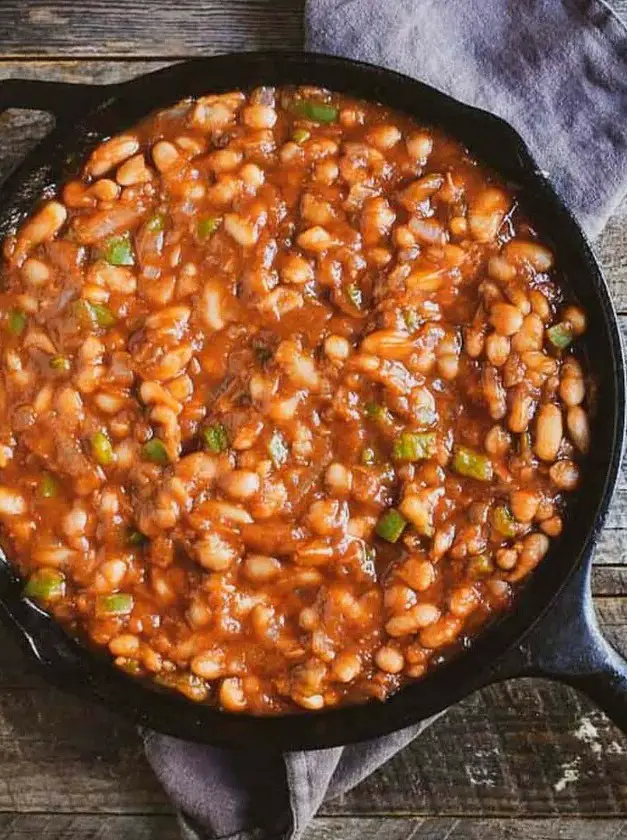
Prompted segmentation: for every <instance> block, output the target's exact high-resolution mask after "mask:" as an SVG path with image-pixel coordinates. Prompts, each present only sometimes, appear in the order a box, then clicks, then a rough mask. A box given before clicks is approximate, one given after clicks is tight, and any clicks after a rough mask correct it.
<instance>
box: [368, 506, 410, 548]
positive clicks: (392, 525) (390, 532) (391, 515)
mask: <svg viewBox="0 0 627 840" xmlns="http://www.w3.org/2000/svg"><path fill="white" fill-rule="evenodd" d="M406 527H407V520H406V519H405V517H404V516H402V514H400V513H399V512H398V511H397V510H396V509H395V508H390V509H389V510H386V512H385V513H384V514H383V515H382V516H381V518H380V519H379V521H378V522H377V526H376V528H375V531H376V532H377V534H378V535H379V536H380V537H381V538H382V539H384V540H387V541H388V542H390V543H395V542H396V541H397V540H398V538H399V537H400V535H401V534H402V533H403V531H404V530H405V528H406Z"/></svg>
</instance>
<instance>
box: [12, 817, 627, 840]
mask: <svg viewBox="0 0 627 840" xmlns="http://www.w3.org/2000/svg"><path fill="white" fill-rule="evenodd" d="M625 831H626V823H625V820H622V819H559V818H557V819H543V820H534V819H521V820H508V819H498V818H497V819H467V818H463V817H462V818H456V817H426V818H415V817H397V818H394V817H391V818H387V819H380V818H376V817H374V818H373V817H319V818H317V819H316V820H314V822H313V824H312V825H311V826H310V828H309V829H308V830H307V832H306V833H305V837H304V840H590V838H592V837H594V838H595V840H619V838H624V837H625V836H626V834H625ZM70 838H71V840H77V838H80V840H121V838H124V840H180V834H179V831H178V828H177V823H176V820H175V818H174V817H170V816H148V815H144V816H108V815H101V814H84V815H83V814H82V815H76V814H33V815H30V814H29V815H25V814H1V815H0V840H70Z"/></svg>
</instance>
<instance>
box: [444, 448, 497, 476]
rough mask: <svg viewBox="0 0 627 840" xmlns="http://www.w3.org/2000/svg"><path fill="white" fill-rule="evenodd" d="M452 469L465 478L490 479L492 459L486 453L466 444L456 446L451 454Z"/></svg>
mask: <svg viewBox="0 0 627 840" xmlns="http://www.w3.org/2000/svg"><path fill="white" fill-rule="evenodd" d="M453 469H454V470H455V472H456V473H459V475H463V476H466V478H475V479H476V480H477V481H492V461H491V460H490V459H489V458H488V456H487V455H483V454H482V453H481V452H475V451H474V449H468V447H466V446H458V447H456V449H455V453H454V455H453Z"/></svg>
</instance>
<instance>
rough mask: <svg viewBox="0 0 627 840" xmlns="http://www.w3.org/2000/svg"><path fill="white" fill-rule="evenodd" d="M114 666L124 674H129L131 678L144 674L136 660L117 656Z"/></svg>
mask: <svg viewBox="0 0 627 840" xmlns="http://www.w3.org/2000/svg"><path fill="white" fill-rule="evenodd" d="M115 664H116V666H117V667H118V668H119V669H120V670H121V671H124V673H125V674H130V675H131V677H139V676H141V675H142V674H143V673H144V669H143V668H142V666H141V665H140V663H139V662H138V661H137V660H136V659H129V658H128V657H127V656H118V658H117V659H116V660H115Z"/></svg>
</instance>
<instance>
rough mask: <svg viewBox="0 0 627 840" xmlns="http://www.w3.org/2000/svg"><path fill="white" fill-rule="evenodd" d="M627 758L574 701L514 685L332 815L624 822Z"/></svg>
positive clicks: (413, 750)
mask: <svg viewBox="0 0 627 840" xmlns="http://www.w3.org/2000/svg"><path fill="white" fill-rule="evenodd" d="M480 721H482V722H480ZM606 738H607V741H606V742H605V743H603V742H604V740H605V739H606ZM626 749H627V742H626V741H625V739H624V737H623V736H621V735H619V733H618V732H617V731H616V730H615V729H614V727H612V726H611V725H610V724H608V723H606V721H605V719H604V718H603V716H602V715H601V714H600V713H597V712H593V711H591V709H590V706H589V704H588V703H587V701H585V700H583V699H582V698H580V697H579V695H577V694H576V693H575V692H571V691H569V690H567V689H565V688H563V687H560V686H549V684H548V683H546V682H543V681H534V682H530V681H529V680H515V681H511V682H509V683H507V684H504V685H498V686H493V687H491V688H489V689H486V690H484V691H482V692H479V693H477V694H476V695H474V696H473V697H471V698H469V699H468V700H466V701H465V702H464V703H463V704H460V705H459V706H458V707H456V708H455V709H452V710H451V711H450V712H449V714H448V715H447V716H446V718H445V719H444V720H442V721H438V722H437V723H436V724H434V726H433V727H431V729H429V730H427V731H426V732H425V733H424V734H423V735H422V737H421V738H420V739H418V740H417V741H416V742H414V743H413V744H412V745H410V746H409V747H408V748H407V749H405V750H404V751H403V752H402V753H400V754H399V755H397V756H396V757H395V758H394V759H392V761H390V762H389V763H388V764H387V765H386V766H385V767H383V768H382V769H381V770H379V771H378V772H377V773H375V774H373V776H371V777H370V778H369V779H367V780H366V781H364V782H363V783H362V784H361V785H360V786H359V788H357V789H356V790H354V791H352V792H350V793H348V794H347V795H346V796H344V797H342V798H341V799H338V800H336V801H335V802H332V803H329V804H328V805H326V806H324V808H323V812H324V813H325V814H328V813H331V812H334V813H344V814H346V813H355V814H357V813H360V814H363V813H385V812H396V813H400V812H403V813H405V812H406V813H418V814H425V813H427V814H437V815H460V814H463V815H465V816H474V815H481V814H484V815H485V814H494V815H508V816H509V815H516V814H518V815H520V816H523V815H525V816H541V815H551V814H558V813H559V814H573V815H575V814H579V815H596V816H601V815H611V814H616V813H624V807H625V797H626V796H627V789H626V787H625V783H626V781H627V775H626V774H627V761H626V760H625V754H626V753H625V750H626ZM454 809H455V810H454Z"/></svg>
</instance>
